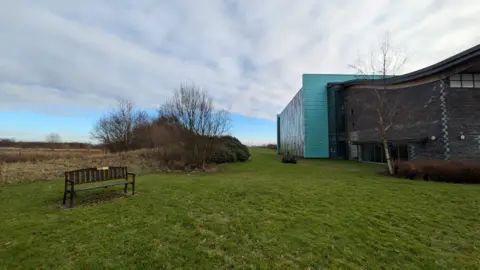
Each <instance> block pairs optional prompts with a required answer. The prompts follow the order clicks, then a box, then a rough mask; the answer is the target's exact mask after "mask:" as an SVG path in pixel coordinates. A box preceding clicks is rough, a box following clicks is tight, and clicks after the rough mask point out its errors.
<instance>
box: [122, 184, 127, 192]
mask: <svg viewBox="0 0 480 270" xmlns="http://www.w3.org/2000/svg"><path fill="white" fill-rule="evenodd" d="M127 187H128V184H125V188H124V189H123V193H127Z"/></svg>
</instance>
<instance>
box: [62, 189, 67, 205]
mask: <svg viewBox="0 0 480 270" xmlns="http://www.w3.org/2000/svg"><path fill="white" fill-rule="evenodd" d="M66 201H67V190H66V189H65V191H64V192H63V204H65V202H66Z"/></svg>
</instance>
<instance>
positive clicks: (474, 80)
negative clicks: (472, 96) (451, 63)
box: [449, 73, 480, 89]
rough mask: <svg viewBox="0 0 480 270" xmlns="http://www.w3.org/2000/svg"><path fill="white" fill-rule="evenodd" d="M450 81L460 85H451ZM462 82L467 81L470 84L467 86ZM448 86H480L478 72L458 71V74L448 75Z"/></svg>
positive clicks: (479, 74)
mask: <svg viewBox="0 0 480 270" xmlns="http://www.w3.org/2000/svg"><path fill="white" fill-rule="evenodd" d="M470 76H471V77H470ZM464 77H465V78H464ZM469 77H470V78H469ZM452 82H457V83H460V86H452ZM464 82H469V83H471V84H469V86H464V84H465V83H464ZM470 85H471V86H470ZM449 86H450V87H451V88H464V89H473V88H480V73H458V74H455V75H452V76H450V77H449Z"/></svg>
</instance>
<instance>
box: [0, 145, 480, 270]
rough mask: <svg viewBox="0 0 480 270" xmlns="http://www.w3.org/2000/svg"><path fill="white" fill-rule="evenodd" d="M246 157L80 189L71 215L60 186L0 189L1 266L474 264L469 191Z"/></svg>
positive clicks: (477, 199) (475, 195) (268, 156)
mask: <svg viewBox="0 0 480 270" xmlns="http://www.w3.org/2000/svg"><path fill="white" fill-rule="evenodd" d="M252 151H253V161H251V162H247V163H243V164H232V165H229V166H227V167H226V168H225V171H224V172H220V173H214V174H195V175H176V174H166V175H150V176H143V177H139V178H138V182H137V190H138V194H137V195H135V196H133V197H132V196H125V197H124V196H120V195H119V194H121V189H122V187H116V188H115V187H114V188H110V189H103V190H100V191H96V192H83V193H80V195H79V202H78V203H79V205H78V206H77V207H76V208H73V209H64V208H63V207H62V206H61V198H62V188H63V182H62V181H54V182H43V183H36V184H17V185H10V186H3V187H0V189H1V190H0V232H1V233H0V268H3V269H15V268H19V269H36V268H44V269H54V268H55V269H62V268H75V269H104V268H111V269H162V268H168V269H170V268H186V269H192V268H195V269H225V268H231V267H233V266H235V268H262V269H274V268H276V269H291V268H303V269H306V268H307V267H311V269H318V268H320V267H321V268H322V269H324V268H352V269H358V268H365V269H378V268H388V269H447V268H448V269H451V268H456V269H466V268H471V269H473V268H476V267H478V266H479V265H480V215H479V214H480V186H474V185H458V184H446V183H433V182H421V181H409V180H402V179H394V178H387V177H382V176H378V175H376V174H375V173H374V171H375V168H376V167H372V166H362V165H361V164H354V165H351V164H350V165H349V164H346V163H344V162H339V163H335V162H332V161H309V162H311V163H314V165H308V164H307V165H300V164H297V165H290V164H281V163H280V162H279V161H278V159H277V157H276V156H275V154H274V151H272V150H265V149H254V150H252ZM317 164H319V165H320V166H316V165H317ZM330 165H332V167H330ZM333 165H336V166H333ZM342 166H357V167H358V168H362V169H361V170H346V169H342Z"/></svg>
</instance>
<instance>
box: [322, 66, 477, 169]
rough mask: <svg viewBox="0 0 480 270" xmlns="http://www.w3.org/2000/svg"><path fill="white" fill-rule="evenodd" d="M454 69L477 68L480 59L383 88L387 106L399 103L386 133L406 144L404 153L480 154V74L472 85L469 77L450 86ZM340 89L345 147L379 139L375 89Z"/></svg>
mask: <svg viewBox="0 0 480 270" xmlns="http://www.w3.org/2000/svg"><path fill="white" fill-rule="evenodd" d="M458 70H461V72H458V74H476V73H475V72H477V73H480V72H478V71H480V63H479V62H478V60H473V61H470V62H468V63H462V66H461V67H458V66H457V67H456V69H452V70H449V71H444V72H443V73H442V74H435V75H432V76H430V77H425V78H422V79H421V80H418V81H410V82H408V83H404V84H403V85H402V84H400V85H399V86H395V87H391V88H390V89H389V90H386V91H388V98H387V99H386V100H388V102H387V106H390V107H392V106H393V105H392V104H398V105H397V106H398V109H397V110H395V113H394V114H392V121H391V123H392V126H391V128H390V129H389V130H388V131H387V138H388V140H389V141H390V142H392V143H394V144H405V145H408V159H455V160H456V159H480V80H479V82H478V85H475V87H473V86H472V85H470V82H468V83H467V84H465V85H467V87H450V85H454V83H452V82H450V78H452V77H451V76H453V74H456V73H455V72H457V71H458ZM445 74H448V75H445ZM468 76H470V75H468ZM472 76H473V75H472ZM479 76H480V75H479ZM377 89H378V86H377ZM331 90H332V89H331ZM343 91H345V104H346V105H345V112H346V113H345V115H346V132H347V137H348V138H349V147H350V148H355V149H357V148H360V149H359V150H360V151H361V149H362V144H366V143H378V142H380V130H379V124H378V119H379V117H378V114H377V113H376V111H375V109H376V107H377V106H378V102H376V101H377V100H376V97H375V95H374V94H375V92H374V91H373V90H372V88H371V87H368V86H365V85H364V86H362V87H358V86H351V87H345V88H344V89H343ZM382 91H383V90H382ZM394 101H398V103H395V102H394ZM462 135H463V136H462ZM432 136H434V138H435V140H432ZM357 145H360V147H357ZM360 156H361V155H360Z"/></svg>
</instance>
